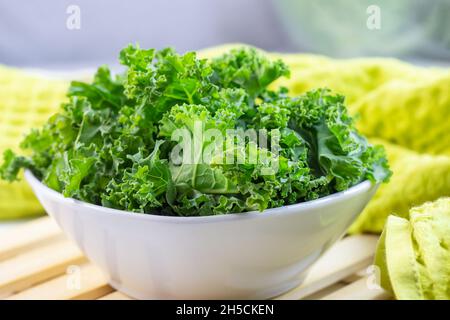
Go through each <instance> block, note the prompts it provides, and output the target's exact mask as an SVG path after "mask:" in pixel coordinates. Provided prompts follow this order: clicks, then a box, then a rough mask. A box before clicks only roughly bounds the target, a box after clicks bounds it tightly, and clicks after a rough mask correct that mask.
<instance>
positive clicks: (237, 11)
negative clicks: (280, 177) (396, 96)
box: [0, 0, 450, 69]
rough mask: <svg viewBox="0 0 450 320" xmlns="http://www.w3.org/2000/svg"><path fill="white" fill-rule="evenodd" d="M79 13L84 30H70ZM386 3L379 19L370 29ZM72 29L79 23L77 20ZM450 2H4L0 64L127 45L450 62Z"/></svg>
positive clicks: (114, 51) (79, 56)
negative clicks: (237, 45)
mask: <svg viewBox="0 0 450 320" xmlns="http://www.w3.org/2000/svg"><path fill="white" fill-rule="evenodd" d="M74 5H75V6H77V7H78V8H79V9H80V20H79V21H80V25H79V27H80V28H79V29H77V28H75V29H71V28H70V27H67V24H68V19H70V17H71V14H72V13H73V12H72V11H71V12H68V11H67V10H68V8H70V7H71V6H74ZM370 5H376V6H378V7H379V8H380V21H381V25H380V28H378V29H370V28H369V27H368V26H367V20H368V19H369V16H370V14H371V13H372V11H370V10H369V12H368V10H367V9H368V7H369V6H370ZM72 26H73V25H72ZM449 30H450V0H395V1H393V0H148V1H144V0H127V1H119V0H58V1H50V0H39V1H12V0H0V63H1V64H7V65H13V66H22V67H38V68H49V69H71V68H89V67H93V66H96V65H99V64H103V63H108V64H113V65H116V63H117V62H116V61H117V55H118V52H119V50H120V49H121V48H122V47H124V46H126V45H127V44H128V43H136V42H138V43H140V45H141V47H156V48H162V47H166V46H172V47H175V48H176V49H177V50H178V51H180V52H184V51H187V50H196V49H201V48H205V47H208V46H213V45H218V44H222V43H229V42H243V43H248V44H251V45H254V46H257V47H260V48H263V49H266V50H272V51H273V50H275V51H282V52H314V53H322V54H326V55H330V56H335V57H354V56H364V55H377V56H395V57H401V58H404V59H409V60H411V59H412V60H430V59H433V60H435V61H437V60H438V61H440V62H446V61H449V58H450V53H449V48H450V34H449Z"/></svg>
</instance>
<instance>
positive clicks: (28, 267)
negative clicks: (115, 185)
mask: <svg viewBox="0 0 450 320" xmlns="http://www.w3.org/2000/svg"><path fill="white" fill-rule="evenodd" d="M376 242H377V236H374V235H357V236H350V237H346V238H344V239H343V240H341V241H339V242H338V243H337V244H336V245H334V246H333V247H332V248H331V249H330V250H329V251H328V252H327V253H326V254H325V255H324V256H323V257H322V258H321V259H320V260H319V261H318V262H317V263H316V264H315V265H314V266H313V267H312V268H311V271H310V273H309V275H308V277H307V278H306V280H305V282H304V283H303V284H302V285H301V286H299V287H297V288H295V289H293V290H291V291H289V292H287V293H285V294H283V295H281V296H279V297H276V298H275V299H364V300H375V299H389V298H390V296H389V294H388V293H386V292H385V291H383V290H382V289H380V288H378V287H377V285H376V281H375V280H376V277H375V273H374V269H373V267H370V266H371V264H372V261H373V256H374V252H375V246H376ZM74 272H77V274H74ZM74 277H78V278H75V279H76V280H77V281H76V283H74ZM0 298H2V299H61V300H65V299H109V300H111V299H114V300H123V299H131V298H130V297H128V296H126V295H124V294H122V293H120V292H118V291H116V290H114V289H113V288H112V287H110V286H109V285H108V282H107V279H106V277H105V276H104V275H103V274H102V272H101V271H100V270H99V269H98V268H97V267H96V266H95V265H93V264H92V263H90V262H89V261H88V260H87V259H86V257H84V255H83V253H82V252H81V251H80V250H79V249H78V248H77V247H76V245H74V244H73V243H72V242H70V241H69V240H67V239H66V237H65V236H64V234H63V233H62V231H61V230H60V229H59V227H58V226H57V225H56V223H55V222H54V221H53V220H52V219H51V218H49V217H44V218H39V219H36V220H34V221H32V222H28V223H25V224H23V225H21V226H19V227H17V228H15V229H14V230H11V231H9V232H5V233H4V234H2V235H0Z"/></svg>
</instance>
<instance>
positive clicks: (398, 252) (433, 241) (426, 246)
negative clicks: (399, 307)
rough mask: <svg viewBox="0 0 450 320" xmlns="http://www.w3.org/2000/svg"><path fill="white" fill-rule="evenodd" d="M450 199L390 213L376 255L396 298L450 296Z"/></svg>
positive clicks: (383, 282) (386, 284) (383, 279)
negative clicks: (405, 212)
mask: <svg viewBox="0 0 450 320" xmlns="http://www.w3.org/2000/svg"><path fill="white" fill-rule="evenodd" d="M449 230H450V198H441V199H439V200H437V201H435V202H428V203H425V204H423V205H421V206H419V207H415V208H413V209H411V210H410V212H409V215H408V216H407V217H406V218H400V217H397V216H394V215H392V216H389V218H388V219H387V222H386V226H385V228H384V231H383V233H382V236H381V238H380V240H379V243H378V247H377V253H376V258H375V263H376V265H377V266H378V267H379V268H380V278H381V285H382V287H383V288H385V289H386V290H389V291H391V292H392V293H393V294H394V295H395V297H396V298H397V299H408V300H409V299H414V300H416V299H440V300H447V299H450V251H449V248H450V232H449Z"/></svg>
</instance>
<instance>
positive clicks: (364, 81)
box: [0, 45, 450, 233]
mask: <svg viewBox="0 0 450 320" xmlns="http://www.w3.org/2000/svg"><path fill="white" fill-rule="evenodd" d="M233 46H237V45H226V46H220V47H215V48H211V49H207V50H203V51H202V52H200V56H202V57H206V58H210V57H213V56H216V55H219V54H221V53H223V52H224V51H226V50H228V49H230V48H231V47H233ZM271 55H272V56H273V57H279V58H282V59H283V60H284V61H285V62H286V63H287V64H288V65H289V67H290V68H291V77H290V78H289V79H282V80H279V81H278V82H277V83H276V84H275V86H278V85H283V86H286V87H288V88H289V89H290V92H291V94H292V95H297V94H300V93H303V92H305V91H307V90H310V89H313V88H317V87H328V88H330V89H332V90H334V91H336V92H339V93H342V94H344V95H345V96H346V97H347V103H348V106H349V110H350V112H351V113H352V114H353V115H356V116H357V117H359V121H358V127H359V129H360V131H361V132H362V133H363V134H365V135H366V136H368V137H369V139H370V140H371V141H372V142H374V143H379V144H383V145H384V146H385V147H386V150H387V153H388V157H389V160H390V165H391V167H392V170H393V172H394V175H393V177H392V179H391V181H390V182H389V183H388V184H384V185H382V186H381V187H380V189H379V191H378V192H377V194H376V195H375V197H374V199H373V200H372V201H371V202H370V204H369V205H368V206H367V208H366V209H365V210H364V212H363V213H362V214H361V215H360V217H359V218H358V219H357V221H356V222H355V224H354V225H353V226H352V227H351V229H350V232H352V233H357V232H364V231H365V232H376V233H379V232H381V231H382V229H383V225H384V223H385V220H386V217H387V216H388V215H389V214H390V213H395V214H397V215H400V216H406V215H407V213H408V211H409V209H410V208H411V207H412V206H415V205H419V204H422V203H424V202H426V201H431V200H435V199H437V198H439V197H441V196H450V90H449V89H450V70H446V69H431V68H419V67H414V66H411V65H409V64H405V63H403V62H400V61H397V60H393V59H378V58H375V59H372V58H365V59H351V60H333V59H329V58H326V57H322V56H316V55H305V54H271ZM0 84H1V85H0V93H1V94H0V112H2V114H7V115H8V117H7V118H5V117H3V115H2V117H1V118H0V130H1V131H0V132H2V133H3V135H1V136H0V152H3V150H4V149H5V148H6V147H14V148H15V147H17V145H18V143H19V142H20V140H21V135H22V133H25V132H27V131H29V129H30V128H31V127H35V126H39V125H40V124H42V122H43V121H44V119H45V118H46V117H48V116H49V115H50V114H52V113H53V112H55V110H56V109H57V106H58V104H59V102H60V101H61V100H62V99H63V97H64V92H65V89H66V87H67V83H66V82H61V81H59V82H57V81H50V80H42V79H37V78H35V77H30V76H26V75H25V74H23V73H22V72H19V71H13V70H9V69H5V68H1V69H0ZM23 97H26V99H23ZM17 118H21V119H22V120H21V122H19V123H17V121H14V120H13V119H17ZM23 119H25V120H23ZM31 198H32V196H31V194H30V192H29V190H28V188H27V187H26V186H25V183H24V182H21V183H18V184H10V185H8V184H7V183H5V182H0V218H7V217H18V216H24V215H30V214H35V213H36V212H40V210H39V207H38V205H37V204H36V202H35V201H34V200H30V199H31ZM5 200H7V201H5Z"/></svg>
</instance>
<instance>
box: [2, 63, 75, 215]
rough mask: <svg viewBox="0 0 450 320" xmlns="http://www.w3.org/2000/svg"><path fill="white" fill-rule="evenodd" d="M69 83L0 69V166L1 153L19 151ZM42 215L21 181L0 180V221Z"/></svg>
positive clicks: (45, 118)
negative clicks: (24, 140)
mask: <svg viewBox="0 0 450 320" xmlns="http://www.w3.org/2000/svg"><path fill="white" fill-rule="evenodd" d="M67 88H68V82H66V81H59V80H58V81H56V80H50V79H45V78H43V77H37V76H33V75H30V74H27V73H25V72H22V71H18V70H15V69H10V68H6V67H2V66H0V159H1V160H0V163H1V162H2V161H3V157H2V156H1V155H2V154H3V151H4V150H6V149H8V148H11V149H13V150H15V151H17V150H18V149H19V143H20V142H21V141H22V138H23V136H24V135H25V134H26V133H27V132H29V131H30V130H31V128H39V127H41V126H42V125H43V124H44V123H45V121H46V120H47V118H48V117H49V116H50V115H52V114H53V113H55V112H56V111H57V110H58V108H59V105H60V104H61V102H62V101H63V100H64V97H65V94H66V91H67ZM39 214H43V209H42V207H41V206H40V204H39V202H38V201H37V200H36V198H35V197H34V195H33V192H32V191H31V189H30V188H29V187H28V185H27V183H26V182H25V181H24V180H23V179H21V180H20V181H19V182H14V183H8V182H5V181H3V180H0V219H13V218H23V217H28V216H34V215H39Z"/></svg>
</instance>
